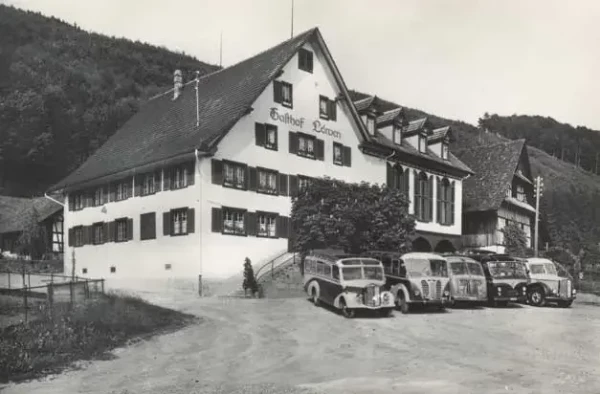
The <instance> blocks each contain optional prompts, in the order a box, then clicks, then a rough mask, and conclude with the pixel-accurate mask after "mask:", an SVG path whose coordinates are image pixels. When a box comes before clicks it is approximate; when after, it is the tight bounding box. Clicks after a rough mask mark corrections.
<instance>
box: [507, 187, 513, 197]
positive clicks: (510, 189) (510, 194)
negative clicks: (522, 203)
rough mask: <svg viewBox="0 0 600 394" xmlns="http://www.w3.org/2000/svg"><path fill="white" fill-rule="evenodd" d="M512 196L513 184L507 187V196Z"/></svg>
mask: <svg viewBox="0 0 600 394" xmlns="http://www.w3.org/2000/svg"><path fill="white" fill-rule="evenodd" d="M511 197H512V185H508V189H506V198H511Z"/></svg>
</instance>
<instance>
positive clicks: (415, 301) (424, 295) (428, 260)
mask: <svg viewBox="0 0 600 394" xmlns="http://www.w3.org/2000/svg"><path fill="white" fill-rule="evenodd" d="M365 256H369V257H373V258H376V259H378V260H380V261H381V263H382V264H383V269H384V272H385V276H386V286H387V288H388V289H389V290H390V291H391V292H392V293H393V294H394V296H395V297H394V298H395V303H396V307H397V308H398V309H400V311H401V312H402V313H408V312H409V310H410V308H411V306H416V305H419V306H436V307H438V308H440V309H443V308H445V307H446V305H448V304H450V287H449V277H448V263H447V261H446V259H445V258H443V257H442V256H440V255H437V254H433V253H416V252H413V253H405V254H402V253H398V252H388V251H370V252H367V253H365Z"/></svg>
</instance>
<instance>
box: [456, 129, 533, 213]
mask: <svg viewBox="0 0 600 394" xmlns="http://www.w3.org/2000/svg"><path fill="white" fill-rule="evenodd" d="M454 153H455V154H456V156H458V158H459V159H460V160H462V161H463V162H465V163H466V164H467V165H468V166H469V167H471V168H472V169H473V170H474V171H475V174H474V175H473V176H471V177H470V178H468V179H467V180H466V181H465V182H464V184H463V207H464V211H465V212H475V211H489V210H497V209H498V208H500V204H502V201H504V197H505V195H506V190H507V188H508V185H509V184H510V183H511V182H512V179H513V177H514V175H515V171H516V169H517V165H518V164H519V159H520V158H521V155H522V154H527V150H526V149H525V140H524V139H520V140H515V141H507V142H501V143H498V144H493V145H484V146H475V147H472V148H466V149H460V150H455V151H454Z"/></svg>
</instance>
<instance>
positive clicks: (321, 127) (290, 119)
mask: <svg viewBox="0 0 600 394" xmlns="http://www.w3.org/2000/svg"><path fill="white" fill-rule="evenodd" d="M269 116H270V117H271V119H273V120H275V121H277V122H280V123H283V124H288V125H291V126H294V127H297V128H299V129H301V130H302V129H303V128H304V124H305V118H296V117H294V116H293V115H292V114H290V113H289V112H286V113H279V109H278V108H276V107H273V108H271V111H270V113H269ZM311 131H313V132H314V133H319V134H325V135H328V136H331V137H334V138H338V139H340V138H342V133H341V132H339V131H337V130H333V129H330V128H329V127H327V125H325V124H322V123H321V121H319V120H315V121H313V122H312V130H311Z"/></svg>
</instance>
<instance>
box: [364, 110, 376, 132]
mask: <svg viewBox="0 0 600 394" xmlns="http://www.w3.org/2000/svg"><path fill="white" fill-rule="evenodd" d="M361 118H363V122H365V126H366V128H367V132H368V133H369V135H370V136H374V135H375V131H376V130H377V110H376V109H375V108H373V107H370V108H368V109H367V110H366V111H364V114H363V115H361Z"/></svg>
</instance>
